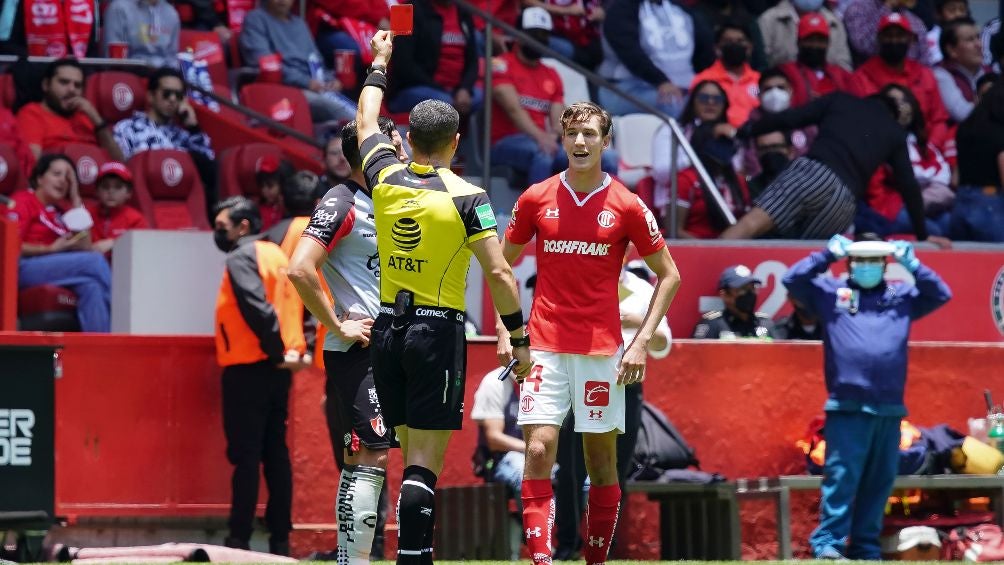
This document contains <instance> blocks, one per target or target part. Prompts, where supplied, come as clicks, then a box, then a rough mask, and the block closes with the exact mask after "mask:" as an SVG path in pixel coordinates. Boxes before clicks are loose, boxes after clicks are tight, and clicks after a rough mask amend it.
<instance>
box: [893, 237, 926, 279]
mask: <svg viewBox="0 0 1004 565" xmlns="http://www.w3.org/2000/svg"><path fill="white" fill-rule="evenodd" d="M892 244H893V245H894V246H896V250H895V251H893V252H892V256H893V258H894V259H896V261H897V262H898V263H899V264H900V265H903V266H904V267H906V270H907V271H910V272H911V273H912V272H914V271H916V270H917V267H920V259H917V252H916V251H914V249H913V244H912V243H910V242H909V241H899V240H893V241H892Z"/></svg>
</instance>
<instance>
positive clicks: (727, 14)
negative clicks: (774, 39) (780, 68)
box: [681, 0, 767, 71]
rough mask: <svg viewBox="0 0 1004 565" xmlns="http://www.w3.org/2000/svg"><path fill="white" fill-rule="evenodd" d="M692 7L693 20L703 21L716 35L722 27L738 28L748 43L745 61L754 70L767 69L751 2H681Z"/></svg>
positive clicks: (721, 0) (717, 0)
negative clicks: (748, 48)
mask: <svg viewBox="0 0 1004 565" xmlns="http://www.w3.org/2000/svg"><path fill="white" fill-rule="evenodd" d="M681 3H682V4H685V5H693V6H694V10H693V15H694V19H695V20H703V21H704V22H706V23H707V24H708V25H709V26H710V27H711V29H713V30H715V32H716V33H717V32H718V30H720V29H721V28H722V27H726V26H738V27H739V28H741V29H742V30H743V33H745V35H746V38H747V39H748V40H749V43H750V51H749V54H748V55H747V57H746V58H747V60H748V61H749V62H750V66H751V67H753V68H754V69H756V70H758V71H759V70H761V69H764V68H766V67H767V56H766V55H765V54H764V46H763V36H762V35H760V26H759V25H757V21H756V17H757V15H758V14H759V13H760V11H759V10H757V11H754V8H755V6H753V5H752V4H754V1H752V0H701V1H699V2H688V1H684V2H681Z"/></svg>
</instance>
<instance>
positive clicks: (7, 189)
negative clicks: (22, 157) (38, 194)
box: [0, 145, 28, 195]
mask: <svg viewBox="0 0 1004 565" xmlns="http://www.w3.org/2000/svg"><path fill="white" fill-rule="evenodd" d="M27 186H28V179H27V178H25V177H24V175H23V174H21V164H20V161H18V158H17V154H16V153H14V148H13V147H11V146H9V145H0V194H2V195H8V194H13V193H14V191H16V190H20V189H22V188H25V187H27Z"/></svg>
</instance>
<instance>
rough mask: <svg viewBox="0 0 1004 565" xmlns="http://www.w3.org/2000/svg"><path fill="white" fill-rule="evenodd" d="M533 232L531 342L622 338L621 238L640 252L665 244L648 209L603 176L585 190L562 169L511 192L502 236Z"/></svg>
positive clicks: (615, 344) (576, 344) (576, 346)
mask: <svg viewBox="0 0 1004 565" xmlns="http://www.w3.org/2000/svg"><path fill="white" fill-rule="evenodd" d="M534 236H536V238H537V287H536V290H535V292H534V298H533V309H532V310H531V314H530V336H531V342H532V344H533V348H534V349H540V350H542V351H553V352H556V353H575V354H581V355H612V354H614V353H615V352H616V351H617V349H618V348H619V347H620V346H621V344H622V343H623V340H622V338H621V322H620V298H619V296H618V294H617V283H618V281H619V279H620V274H621V265H622V264H623V261H624V252H625V251H626V250H627V244H628V242H631V243H634V244H635V246H636V247H637V248H638V253H639V254H641V256H642V257H645V256H648V255H651V254H653V253H655V252H657V251H659V250H661V249H662V248H663V247H665V246H666V242H665V240H663V238H662V233H661V232H660V231H659V226H658V225H656V222H655V216H653V215H652V212H651V211H649V209H648V207H646V206H645V204H644V203H642V201H641V199H639V198H638V196H637V195H635V194H633V193H632V192H631V191H629V190H628V189H627V188H626V187H625V186H624V185H623V184H621V183H620V182H618V181H616V180H613V179H611V178H610V176H609V175H608V176H607V177H606V179H605V180H604V182H603V184H602V185H600V187H599V188H596V189H595V190H593V191H592V192H590V193H588V194H585V193H580V192H576V191H574V190H573V189H572V188H571V187H570V186H568V184H567V183H566V182H565V173H564V172H562V173H561V174H559V175H555V176H553V177H551V178H549V179H547V180H545V181H543V182H540V183H537V184H535V185H533V186H531V187H530V188H528V189H526V192H524V193H523V195H522V196H520V197H519V200H518V201H517V202H516V206H515V207H514V208H513V213H512V219H511V220H510V222H509V227H508V228H507V229H506V239H508V240H509V241H511V242H512V243H515V244H517V245H525V244H527V243H529V242H530V240H531V239H533V238H534Z"/></svg>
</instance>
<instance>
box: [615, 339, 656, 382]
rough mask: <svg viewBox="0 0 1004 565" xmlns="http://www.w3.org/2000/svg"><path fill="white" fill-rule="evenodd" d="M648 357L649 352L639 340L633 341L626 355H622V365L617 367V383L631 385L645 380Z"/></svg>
mask: <svg viewBox="0 0 1004 565" xmlns="http://www.w3.org/2000/svg"><path fill="white" fill-rule="evenodd" d="M647 359H648V352H647V351H645V348H644V347H641V346H639V345H638V343H637V342H633V343H631V346H630V347H628V349H627V351H625V352H624V356H623V357H621V362H620V366H619V367H618V368H617V384H619V385H631V384H634V383H640V382H642V381H644V380H645V361H646V360H647Z"/></svg>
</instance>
